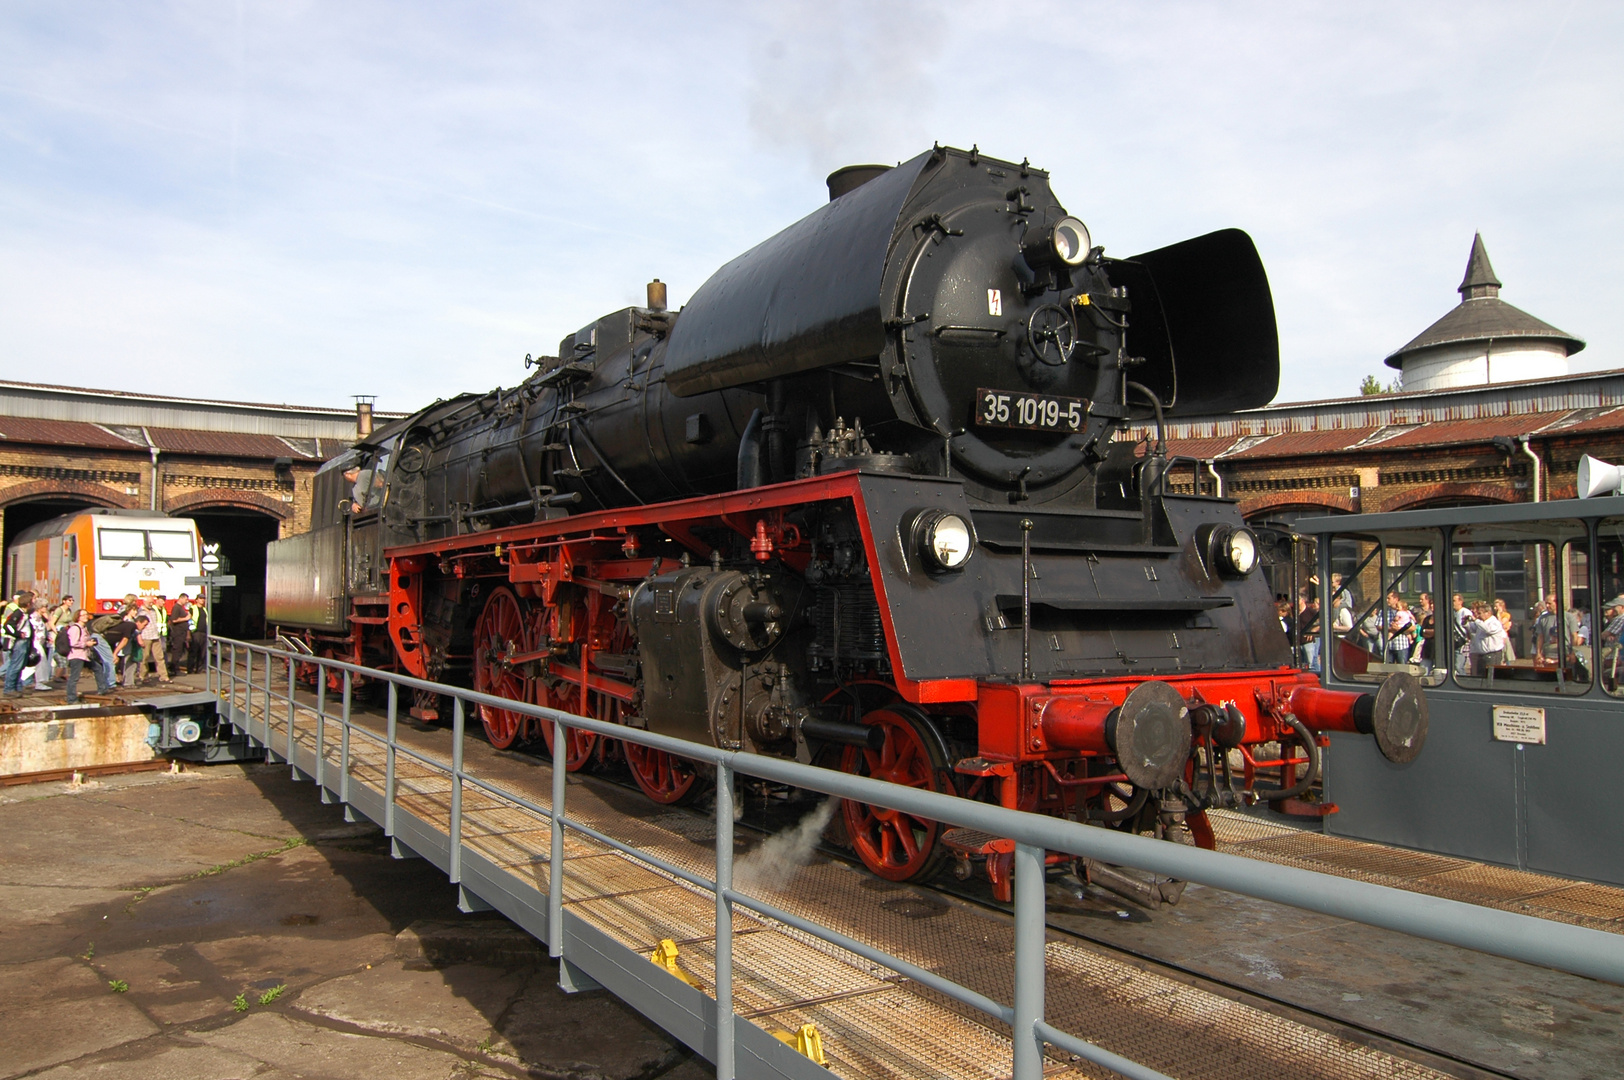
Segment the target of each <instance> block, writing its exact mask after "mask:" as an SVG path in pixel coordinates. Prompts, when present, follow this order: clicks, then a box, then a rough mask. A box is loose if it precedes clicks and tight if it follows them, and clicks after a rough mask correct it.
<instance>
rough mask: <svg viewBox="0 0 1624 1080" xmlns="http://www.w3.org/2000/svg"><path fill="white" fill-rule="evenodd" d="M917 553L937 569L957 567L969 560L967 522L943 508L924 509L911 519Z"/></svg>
mask: <svg viewBox="0 0 1624 1080" xmlns="http://www.w3.org/2000/svg"><path fill="white" fill-rule="evenodd" d="M913 533H914V536H915V538H916V547H917V548H918V551H919V554H920V556H921V557H922V558H923V559H924V560H925V562H926V563H927V564H928V565H929V566H930V568H931V569H932V570H936V571H938V572H943V571H948V570H958V569H961V568H962V567H963V566H964V564H965V563H967V562H969V561H970V550H971V547H972V541H971V538H970V523H969V522H967V521H965V520H964V519H963V518H962V517H960V516H959V515H957V514H953V513H949V512H948V511H946V510H927V511H925V512H924V513H923V514H920V515H919V517H917V518H915V519H914V528H913Z"/></svg>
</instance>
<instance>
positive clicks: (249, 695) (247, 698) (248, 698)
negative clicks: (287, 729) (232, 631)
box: [231, 645, 271, 750]
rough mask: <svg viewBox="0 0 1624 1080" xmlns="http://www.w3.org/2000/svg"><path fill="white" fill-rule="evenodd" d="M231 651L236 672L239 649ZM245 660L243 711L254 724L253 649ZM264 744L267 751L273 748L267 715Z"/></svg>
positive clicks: (248, 652) (246, 655)
mask: <svg viewBox="0 0 1624 1080" xmlns="http://www.w3.org/2000/svg"><path fill="white" fill-rule="evenodd" d="M231 651H232V653H233V655H232V657H231V664H232V670H233V671H235V670H236V665H237V657H236V655H235V653H236V651H237V647H236V646H235V645H233V646H232V647H231ZM244 660H245V664H244V666H245V668H246V670H245V671H244V672H243V679H242V681H243V692H242V711H243V712H245V713H247V714H248V720H249V722H250V723H252V722H253V720H254V650H253V649H248V650H245V656H244ZM264 742H265V749H267V750H269V749H270V748H271V718H270V716H269V715H267V716H266V717H265V739H264Z"/></svg>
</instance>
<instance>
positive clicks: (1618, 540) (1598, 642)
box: [1580, 518, 1624, 697]
mask: <svg viewBox="0 0 1624 1080" xmlns="http://www.w3.org/2000/svg"><path fill="white" fill-rule="evenodd" d="M1596 562H1597V565H1596V575H1595V583H1596V595H1595V603H1594V604H1593V605H1592V606H1593V609H1594V610H1592V611H1591V612H1590V613H1589V614H1590V619H1589V624H1588V626H1584V625H1581V628H1580V629H1581V632H1583V631H1584V630H1586V629H1588V630H1589V632H1590V640H1589V641H1588V642H1586V647H1585V651H1586V653H1587V654H1588V655H1589V656H1590V657H1592V658H1593V659H1594V661H1595V665H1596V677H1597V678H1598V679H1599V680H1600V681H1601V686H1602V689H1603V690H1606V691H1607V692H1608V693H1609V694H1612V695H1613V696H1614V697H1624V650H1621V649H1620V646H1619V642H1620V640H1621V639H1624V603H1615V601H1621V600H1624V518H1603V519H1602V520H1601V521H1599V522H1597V523H1596Z"/></svg>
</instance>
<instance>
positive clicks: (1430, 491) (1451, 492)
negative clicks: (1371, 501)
mask: <svg viewBox="0 0 1624 1080" xmlns="http://www.w3.org/2000/svg"><path fill="white" fill-rule="evenodd" d="M1508 490H1509V489H1508V485H1507V484H1506V483H1505V482H1503V481H1502V482H1499V483H1491V484H1424V485H1422V486H1421V487H1417V488H1411V489H1410V490H1409V491H1405V492H1403V493H1401V494H1398V495H1394V496H1393V497H1392V498H1391V499H1387V500H1383V502H1382V503H1381V505H1380V506H1373V507H1369V509H1371V510H1379V511H1380V512H1382V513H1384V514H1385V513H1387V512H1389V511H1392V510H1419V509H1421V508H1423V507H1426V506H1430V505H1432V504H1433V503H1437V502H1444V501H1450V502H1453V501H1456V500H1460V499H1473V500H1476V501H1477V502H1481V503H1510V502H1521V501H1522V500H1521V499H1518V498H1515V497H1513V498H1509V499H1508V498H1506V495H1507V493H1508Z"/></svg>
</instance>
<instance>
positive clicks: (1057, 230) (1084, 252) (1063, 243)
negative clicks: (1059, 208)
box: [1021, 215, 1093, 267]
mask: <svg viewBox="0 0 1624 1080" xmlns="http://www.w3.org/2000/svg"><path fill="white" fill-rule="evenodd" d="M1092 243H1093V240H1092V238H1091V237H1090V236H1089V235H1088V226H1087V225H1084V224H1083V223H1082V222H1081V221H1079V220H1078V219H1077V218H1074V217H1071V216H1070V215H1067V216H1066V217H1063V218H1061V219H1060V220H1059V221H1057V222H1055V223H1054V224H1053V225H1049V226H1047V227H1045V228H1042V229H1039V230H1036V231H1035V232H1032V233H1028V234H1027V237H1026V240H1025V242H1024V243H1022V244H1021V254H1022V255H1024V256H1025V257H1026V261H1027V263H1028V264H1029V265H1031V266H1033V267H1039V266H1052V265H1054V264H1057V263H1058V264H1059V265H1061V266H1081V265H1083V263H1084V262H1086V261H1087V260H1088V253H1089V250H1090V247H1089V245H1090V244H1092Z"/></svg>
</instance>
